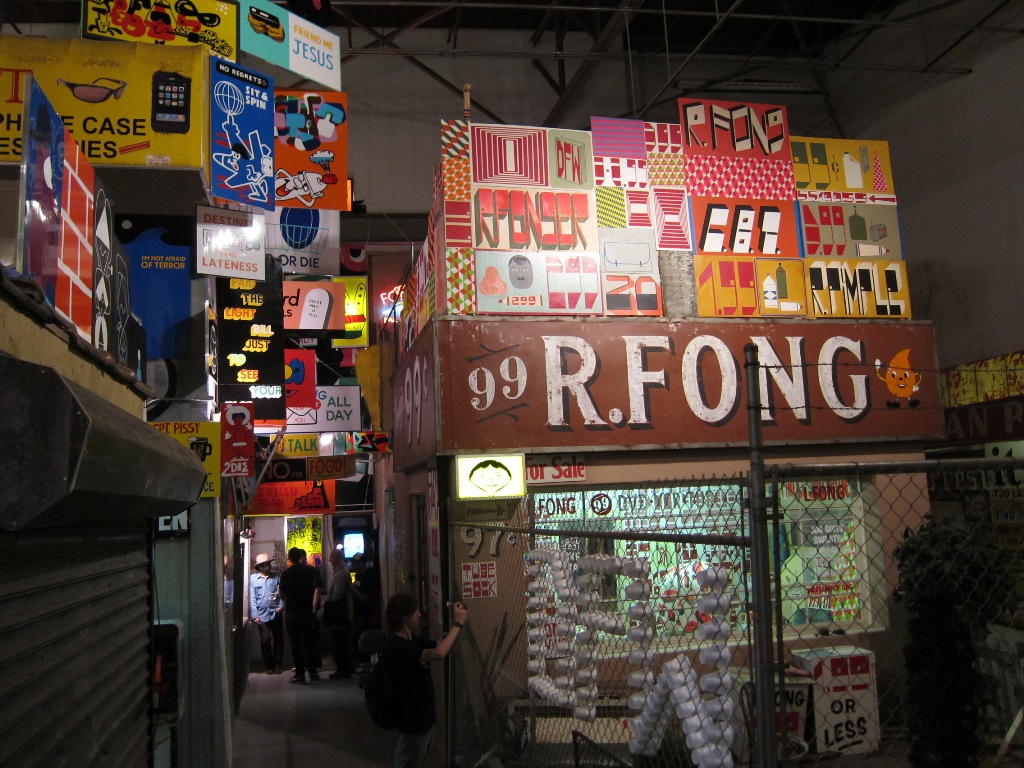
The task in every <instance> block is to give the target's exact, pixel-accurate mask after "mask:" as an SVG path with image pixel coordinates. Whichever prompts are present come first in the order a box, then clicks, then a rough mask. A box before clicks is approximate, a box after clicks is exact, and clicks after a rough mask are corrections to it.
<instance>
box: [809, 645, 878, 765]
mask: <svg viewBox="0 0 1024 768" xmlns="http://www.w3.org/2000/svg"><path fill="white" fill-rule="evenodd" d="M793 666H795V667H796V668H798V669H803V670H806V671H807V672H810V673H811V679H812V680H813V681H814V685H813V688H812V693H811V697H812V699H813V700H812V702H811V711H812V712H813V713H814V742H815V743H814V747H815V749H816V750H817V751H818V752H819V753H822V752H835V753H838V754H841V755H855V754H867V753H872V752H877V751H878V742H879V735H880V729H879V722H878V687H877V682H876V680H875V654H874V653H873V652H871V651H867V650H864V649H863V648H856V647H854V646H840V647H834V648H805V649H802V650H797V651H793Z"/></svg>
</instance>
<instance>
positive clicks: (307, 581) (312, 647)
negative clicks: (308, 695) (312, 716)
mask: <svg viewBox="0 0 1024 768" xmlns="http://www.w3.org/2000/svg"><path fill="white" fill-rule="evenodd" d="M288 562H290V563H291V565H289V566H288V567H287V568H286V569H285V571H284V573H282V574H281V597H282V598H284V626H285V629H287V630H288V639H289V640H290V641H291V644H292V659H293V660H294V661H295V674H294V675H293V676H292V677H291V678H290V679H289V680H288V682H289V683H302V684H304V683H305V682H306V672H307V671H308V672H309V679H310V680H319V679H320V674H319V673H318V672H317V666H318V661H319V659H318V658H317V656H318V655H319V650H320V643H319V641H318V638H317V629H318V627H317V621H316V610H317V608H318V607H319V605H320V575H319V574H318V573H317V570H316V568H314V567H313V566H311V565H307V564H306V552H305V550H303V549H300V548H298V547H292V548H291V549H289V550H288Z"/></svg>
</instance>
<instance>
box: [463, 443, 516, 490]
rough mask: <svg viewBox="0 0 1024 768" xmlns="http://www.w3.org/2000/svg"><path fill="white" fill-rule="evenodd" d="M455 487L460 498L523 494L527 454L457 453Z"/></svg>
mask: <svg viewBox="0 0 1024 768" xmlns="http://www.w3.org/2000/svg"><path fill="white" fill-rule="evenodd" d="M455 486H456V489H457V494H458V497H459V498H460V499H489V498H492V497H500V496H522V495H524V494H525V493H526V457H525V456H523V454H521V453H520V454H515V455H511V456H504V455H503V456H458V457H456V459H455Z"/></svg>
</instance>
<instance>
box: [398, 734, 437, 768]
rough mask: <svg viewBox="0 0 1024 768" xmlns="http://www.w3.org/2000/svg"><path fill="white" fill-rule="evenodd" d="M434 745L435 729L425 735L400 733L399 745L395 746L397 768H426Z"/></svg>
mask: <svg viewBox="0 0 1024 768" xmlns="http://www.w3.org/2000/svg"><path fill="white" fill-rule="evenodd" d="M433 744H434V729H433V727H431V729H430V730H429V731H425V732H424V733H399V734H398V744H396V745H395V768H426V765H427V761H428V759H429V757H430V748H431V746H433Z"/></svg>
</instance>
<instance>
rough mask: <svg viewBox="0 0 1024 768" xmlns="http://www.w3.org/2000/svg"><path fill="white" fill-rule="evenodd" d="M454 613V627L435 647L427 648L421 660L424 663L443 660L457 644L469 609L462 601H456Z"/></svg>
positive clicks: (453, 607) (453, 608)
mask: <svg viewBox="0 0 1024 768" xmlns="http://www.w3.org/2000/svg"><path fill="white" fill-rule="evenodd" d="M452 614H453V615H454V616H455V621H454V622H453V623H452V628H451V629H449V630H448V634H447V635H445V636H444V637H443V638H442V639H441V641H440V642H439V643H438V644H437V645H436V646H434V647H433V648H425V649H424V650H423V655H422V656H420V661H421V662H423V663H424V664H426V663H428V662H431V661H441V660H442V659H444V657H445V656H447V655H448V651H450V650H451V649H452V646H453V645H455V641H456V640H457V639H458V637H459V635H460V634H462V625H463V624H465V623H466V619H468V618H469V609H468V608H467V607H466V606H464V605H463V604H462V603H456V604H455V605H453V606H452Z"/></svg>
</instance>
